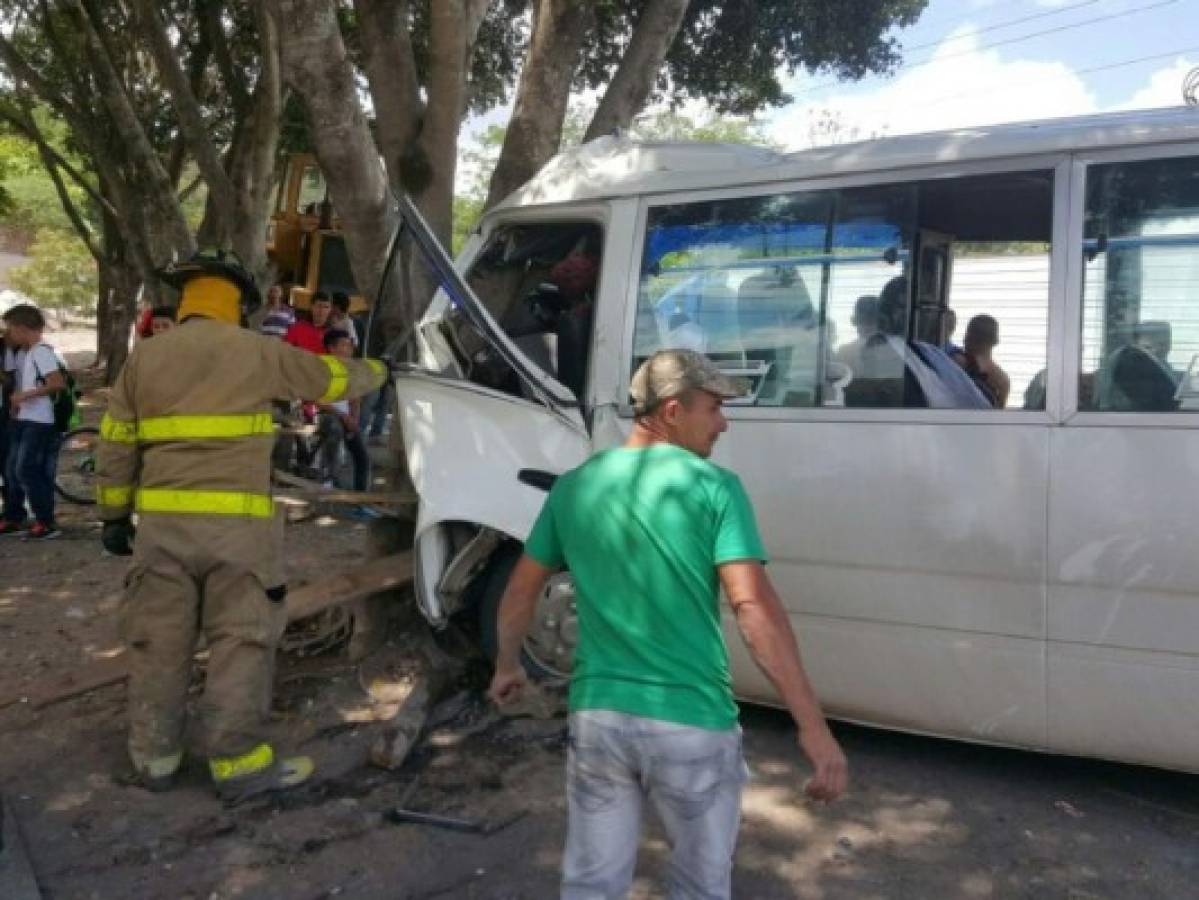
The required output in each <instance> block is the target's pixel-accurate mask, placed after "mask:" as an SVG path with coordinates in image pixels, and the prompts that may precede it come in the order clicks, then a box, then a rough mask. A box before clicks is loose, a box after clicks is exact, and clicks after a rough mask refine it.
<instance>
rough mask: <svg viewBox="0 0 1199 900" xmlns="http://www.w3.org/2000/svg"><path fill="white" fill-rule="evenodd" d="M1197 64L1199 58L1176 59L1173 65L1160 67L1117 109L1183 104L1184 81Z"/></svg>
mask: <svg viewBox="0 0 1199 900" xmlns="http://www.w3.org/2000/svg"><path fill="white" fill-rule="evenodd" d="M1196 66H1199V58H1195V59H1187V58H1186V57H1180V58H1179V59H1176V60H1175V61H1174V63H1173V64H1172V65H1169V66H1166V67H1165V68H1164V69H1158V70H1157V71H1156V72H1154V73H1153V74H1152V75H1150V76H1149V83H1148V84H1146V85H1145V86H1144V87H1142V88H1141V89H1140V90H1138V91H1137V92H1136V93H1134V94H1133V95H1132V96H1131V97H1129V98H1128V100H1127V101H1125V102H1123V103H1121V104H1120V105H1119V106H1118V107H1117V109H1151V108H1153V107H1158V106H1179V105H1181V104H1182V81H1183V79H1184V78H1186V76H1187V73H1188V72H1190V71H1191V69H1194V68H1195V67H1196Z"/></svg>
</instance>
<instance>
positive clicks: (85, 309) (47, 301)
mask: <svg viewBox="0 0 1199 900" xmlns="http://www.w3.org/2000/svg"><path fill="white" fill-rule="evenodd" d="M29 255H30V257H31V260H30V262H28V263H26V264H25V265H23V266H19V267H17V268H15V269H11V270H10V271H9V273H8V276H9V280H10V281H11V282H12V286H13V287H14V288H16V289H17V290H18V291H21V292H22V293H24V294H27V295H28V296H29V297H31V298H32V299H33V300H34V302H36V303H37V304H38V305H39V306H45V307H49V308H51V309H60V310H63V311H64V312H69V313H74V314H76V315H84V316H93V315H95V313H96V297H97V296H98V292H99V286H98V282H97V278H98V276H97V273H96V261H95V260H94V259H92V257H91V254H89V253H88V252H87V250H86V249H85V248H84V246H83V244H82V243H81V242H80V241H79V239H78V238H77V237H75V236H73V235H72V234H69V233H67V232H64V231H59V230H57V229H54V228H43V229H41V230H40V231H38V233H37V238H36V240H34V242H33V245H32V246H31V247H30V248H29Z"/></svg>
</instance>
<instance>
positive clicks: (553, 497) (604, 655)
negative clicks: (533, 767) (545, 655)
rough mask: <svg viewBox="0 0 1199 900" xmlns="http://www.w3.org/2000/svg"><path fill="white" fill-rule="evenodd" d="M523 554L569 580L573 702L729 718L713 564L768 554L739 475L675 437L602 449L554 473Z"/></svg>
mask: <svg viewBox="0 0 1199 900" xmlns="http://www.w3.org/2000/svg"><path fill="white" fill-rule="evenodd" d="M525 552H526V553H527V554H528V555H529V556H531V557H532V558H533V559H535V560H536V561H537V562H539V563H541V564H542V565H543V566H546V567H547V568H551V569H556V568H559V567H561V566H563V565H565V566H566V567H568V568H569V569H570V571H571V574H572V576H573V577H574V581H575V590H576V605H577V608H578V616H579V646H578V650H577V653H576V655H575V666H574V674H573V677H572V679H571V685H570V708H571V710H572V711H577V710H582V709H607V710H614V711H616V712H623V713H628V714H630V715H635V716H644V717H646V718H651V719H661V720H665V721H669V722H678V723H681V724H684V725H694V726H697V727H700V728H712V729H727V728H732V727H733V726H734V725H736V723H737V707H736V705H735V704H734V702H733V691H732V683H731V679H730V677H729V660H728V651H727V649H726V648H725V645H724V638H723V636H722V635H721V632H720V607H719V579H718V577H717V573H716V567H717V566H718V565H721V564H722V563H726V562H733V561H735V560H742V559H754V560H762V561H763V562H765V560H766V554H765V551H764V550H763V548H762V540H761V538H760V537H759V536H758V529H757V525H756V524H755V522H754V514H753V507H752V506H751V505H750V502H749V497H747V496H746V494H745V489H744V488H743V487H742V486H741V481H740V480H739V479H738V478H737V476H736V475H734V474H733V473H732V472H729V471H727V470H725V469H722V468H720V467H719V466H716V465H713V464H712V463H710V462H708V461H707V460H705V459H702V458H701V457H699V456H696V455H695V454H694V453H691V452H690V451H688V450H684V449H683V448H681V447H677V446H674V445H672V444H654V445H652V446H649V447H645V448H637V449H626V448H623V447H622V448H617V449H614V450H608V451H605V452H603V453H600V454H598V455H597V456H594V457H592V458H591V459H590V460H588V461H587V462H586V463H584V464H583V465H582V466H580V467H579V468H577V469H574V470H572V471H570V472H567V473H566V474H565V475H563V476H562V477H561V478H559V479H558V481H557V483H556V484H555V485H554V488H553V490H552V491H550V495H549V497H548V498H547V499H546V502H545V506H544V507H543V508H542V510H541V515H540V516H538V518H537V523H536V524H535V525H534V526H533V531H532V533H531V534H530V535H529V539H528V541H527V542H526V544H525Z"/></svg>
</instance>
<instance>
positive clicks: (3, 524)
mask: <svg viewBox="0 0 1199 900" xmlns="http://www.w3.org/2000/svg"><path fill="white" fill-rule="evenodd" d="M24 530H25V523H24V522H13V521H10V520H8V519H4V520H0V537H3V536H4V535H8V534H20V533H21V532H23V531H24Z"/></svg>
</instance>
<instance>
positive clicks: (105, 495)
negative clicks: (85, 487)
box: [96, 484, 133, 506]
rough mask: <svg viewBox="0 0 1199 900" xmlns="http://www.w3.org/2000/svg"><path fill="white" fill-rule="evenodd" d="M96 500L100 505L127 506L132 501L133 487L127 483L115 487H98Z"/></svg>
mask: <svg viewBox="0 0 1199 900" xmlns="http://www.w3.org/2000/svg"><path fill="white" fill-rule="evenodd" d="M96 501H97V502H98V503H99V504H100V505H101V506H128V505H129V504H130V503H132V502H133V487H132V485H128V484H122V485H119V486H117V487H103V486H101V487H98V488H97V489H96Z"/></svg>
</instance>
